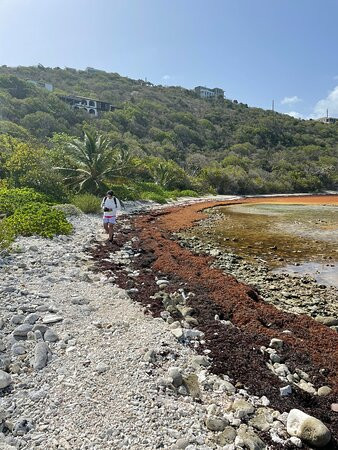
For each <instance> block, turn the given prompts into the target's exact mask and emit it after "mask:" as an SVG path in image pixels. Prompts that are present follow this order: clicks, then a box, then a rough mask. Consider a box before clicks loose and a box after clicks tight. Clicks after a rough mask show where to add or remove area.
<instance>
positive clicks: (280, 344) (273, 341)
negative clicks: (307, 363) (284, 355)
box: [269, 338, 284, 350]
mask: <svg viewBox="0 0 338 450" xmlns="http://www.w3.org/2000/svg"><path fill="white" fill-rule="evenodd" d="M283 344H284V342H283V341H282V339H277V338H273V339H271V341H270V344H269V347H271V348H275V349H276V350H280V349H281V348H282V347H283Z"/></svg>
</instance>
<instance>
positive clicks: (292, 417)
mask: <svg viewBox="0 0 338 450" xmlns="http://www.w3.org/2000/svg"><path fill="white" fill-rule="evenodd" d="M286 426H287V432H288V433H289V435H290V436H296V437H298V438H300V439H301V440H302V441H304V442H306V443H307V444H309V445H312V446H314V447H317V448H320V447H324V446H325V445H326V444H328V443H329V442H330V440H331V433H330V431H329V430H328V428H327V427H326V426H325V425H324V424H323V422H321V421H320V420H318V419H316V418H315V417H312V416H309V415H308V414H306V413H304V412H303V411H300V410H299V409H292V410H291V411H290V413H289V415H288V420H287V424H286Z"/></svg>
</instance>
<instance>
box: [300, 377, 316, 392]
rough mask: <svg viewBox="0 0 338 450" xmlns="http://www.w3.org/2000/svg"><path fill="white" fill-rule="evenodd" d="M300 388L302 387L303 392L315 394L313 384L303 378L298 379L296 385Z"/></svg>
mask: <svg viewBox="0 0 338 450" xmlns="http://www.w3.org/2000/svg"><path fill="white" fill-rule="evenodd" d="M297 386H298V387H299V388H300V389H302V390H303V391H305V392H308V393H309V394H316V393H317V391H316V389H315V388H314V387H313V385H312V384H311V383H308V382H306V381H304V380H300V382H299V383H298V385H297Z"/></svg>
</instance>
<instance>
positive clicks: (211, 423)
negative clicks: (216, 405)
mask: <svg viewBox="0 0 338 450" xmlns="http://www.w3.org/2000/svg"><path fill="white" fill-rule="evenodd" d="M205 425H206V427H207V428H208V430H210V431H223V430H224V429H225V427H226V426H227V425H229V422H228V421H227V419H224V418H223V417H216V416H208V417H207V419H206V421H205Z"/></svg>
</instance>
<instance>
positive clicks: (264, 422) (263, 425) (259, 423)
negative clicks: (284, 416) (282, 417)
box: [249, 408, 273, 431]
mask: <svg viewBox="0 0 338 450" xmlns="http://www.w3.org/2000/svg"><path fill="white" fill-rule="evenodd" d="M272 423H273V417H272V414H271V412H270V410H269V409H267V408H258V410H257V413H256V414H255V416H254V417H253V418H252V419H251V420H250V421H249V424H250V425H251V426H253V427H254V428H256V429H257V430H259V431H268V430H269V429H270V428H271V427H272Z"/></svg>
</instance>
